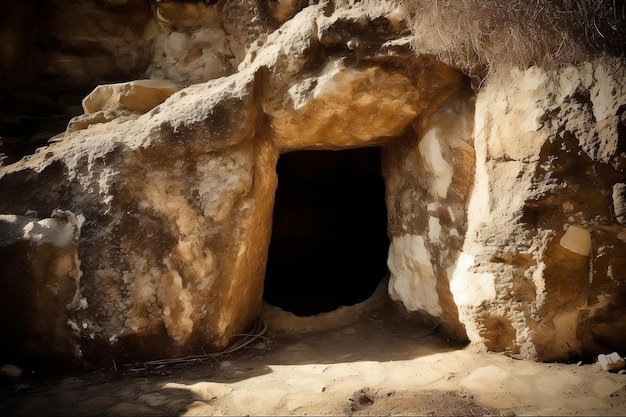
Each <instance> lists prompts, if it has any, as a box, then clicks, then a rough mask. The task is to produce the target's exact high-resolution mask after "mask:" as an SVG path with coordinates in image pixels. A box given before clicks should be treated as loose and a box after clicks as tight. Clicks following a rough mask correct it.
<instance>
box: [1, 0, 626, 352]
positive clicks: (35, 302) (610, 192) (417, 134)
mask: <svg viewBox="0 0 626 417" xmlns="http://www.w3.org/2000/svg"><path fill="white" fill-rule="evenodd" d="M109 3H111V2H109ZM122 3H124V4H126V3H128V6H127V7H130V4H135V6H133V7H135V8H134V9H133V10H139V8H140V7H139V6H138V3H139V2H122ZM305 6H306V7H305ZM111 7H112V6H111ZM406 16H407V14H406V10H405V9H403V8H402V7H401V4H400V3H397V2H394V1H386V2H367V1H362V2H352V1H336V2H330V3H327V2H321V3H319V4H311V5H308V2H299V1H291V2H279V3H276V4H274V3H273V2H264V1H261V0H259V1H250V2H241V1H232V2H229V1H225V2H218V3H217V4H212V3H211V2H208V3H207V2H174V1H160V2H156V3H155V5H154V7H153V9H152V10H151V11H150V12H149V15H148V16H147V17H146V19H145V28H144V32H142V33H144V35H142V37H141V38H140V39H141V41H140V42H147V40H149V42H151V43H150V44H151V46H152V52H153V55H152V58H151V62H145V71H146V72H145V75H146V76H148V77H152V78H153V79H152V80H141V81H131V82H129V83H122V84H115V85H105V86H100V87H98V88H97V89H96V90H94V92H93V93H92V94H91V95H90V96H88V97H87V98H86V99H85V100H84V102H83V107H84V111H85V114H84V115H82V116H78V117H75V118H74V119H73V120H72V121H71V122H70V123H69V126H68V128H67V130H66V132H65V133H62V134H60V135H57V136H56V137H55V138H54V140H53V141H51V143H50V144H48V145H47V146H45V147H42V148H39V149H38V150H37V151H36V152H35V153H34V154H33V155H29V156H26V157H24V158H23V159H21V160H20V161H17V162H15V163H10V164H5V165H4V166H2V167H0V195H2V196H3V198H2V199H0V213H3V215H2V217H0V231H1V232H2V236H0V243H1V245H0V263H2V266H3V271H6V272H5V273H4V275H3V276H2V285H3V287H4V288H8V289H9V290H8V291H6V292H5V293H4V294H3V295H2V296H1V298H2V303H0V304H2V306H3V307H2V308H3V310H2V316H1V318H0V319H1V320H2V322H3V323H5V322H6V323H7V324H10V326H8V327H7V328H8V329H9V333H10V334H11V335H12V336H13V337H11V338H9V339H10V340H13V341H14V342H12V343H9V344H5V346H3V349H4V351H3V353H4V354H5V355H14V356H15V355H38V356H44V355H61V356H62V357H75V358H78V359H80V360H82V361H84V362H94V361H103V362H106V363H110V358H111V357H113V358H115V360H116V361H118V362H121V361H128V360H136V359H148V358H160V357H174V356H181V355H187V354H193V353H199V352H203V351H204V352H208V351H211V350H219V349H222V348H224V347H226V346H227V345H228V344H229V343H230V342H231V341H232V340H233V338H235V337H236V335H237V334H240V333H244V332H245V331H246V330H247V329H249V328H250V327H251V326H252V324H253V323H254V322H255V320H257V318H258V317H259V315H260V312H261V306H262V297H263V283H264V276H265V268H266V262H267V255H268V247H269V244H270V239H271V234H272V215H273V213H272V210H273V204H274V192H275V190H276V187H277V181H278V180H279V179H278V178H277V174H276V164H277V161H278V159H279V158H280V155H281V154H284V153H286V152H291V151H300V150H311V151H314V150H317V149H324V150H341V149H349V148H358V147H380V149H381V152H380V153H381V159H382V167H381V172H382V175H383V177H384V180H385V188H386V197H385V200H386V201H385V202H386V206H387V213H388V228H387V230H388V236H389V241H390V245H389V254H388V260H387V266H388V269H389V287H388V292H389V296H390V297H391V299H392V300H394V301H396V302H398V303H399V304H401V305H402V306H404V308H406V310H408V311H411V312H415V313H416V314H419V315H421V316H422V317H425V318H426V319H427V320H430V321H435V322H437V323H440V324H441V329H443V331H444V332H445V333H446V334H447V335H448V336H449V337H451V338H454V339H456V340H470V341H471V342H473V343H477V344H482V345H484V346H486V348H488V349H490V350H493V351H505V352H509V353H510V354H512V355H516V356H518V357H522V358H529V359H539V360H566V359H569V358H572V357H578V356H582V355H585V354H590V353H593V352H596V351H599V350H601V349H605V348H614V349H618V348H619V347H623V346H626V338H625V336H624V335H626V328H625V326H626V320H624V319H623V318H622V317H624V314H625V313H626V310H625V309H626V306H625V305H624V300H626V282H625V281H626V257H625V256H624V253H626V228H625V227H624V217H625V213H626V209H625V208H624V207H626V205H625V203H624V201H625V192H624V189H625V186H624V184H625V183H626V179H625V178H626V176H625V175H624V168H625V167H624V164H625V163H626V153H624V138H623V135H624V131H625V128H624V123H625V121H624V118H625V116H624V106H625V105H626V89H625V88H624V86H623V83H622V80H623V79H624V78H625V76H626V74H625V71H626V65H625V64H624V62H623V60H619V59H613V58H602V59H596V60H591V61H588V62H584V63H582V64H580V65H577V66H574V65H569V66H565V67H563V68H562V69H560V70H559V71H552V72H548V71H544V70H541V69H538V68H536V67H533V68H530V69H526V70H522V69H516V68H513V69H512V70H511V71H510V72H507V73H502V72H501V73H499V74H498V77H495V76H494V77H493V78H490V79H488V80H487V81H486V82H485V83H484V84H482V85H481V86H480V87H479V88H474V89H472V88H471V85H470V84H471V80H470V78H468V77H466V76H465V75H463V73H462V72H461V71H460V70H459V69H456V68H453V67H450V66H448V65H446V64H444V63H443V62H441V61H439V60H438V59H436V57H434V56H432V55H425V54H420V53H419V51H414V50H412V49H411V48H410V36H409V35H408V34H409V32H410V31H409V28H408V25H407V21H406ZM142 22H144V20H142ZM150 31H151V32H150ZM129 36H130V35H129ZM133 39H134V38H133ZM128 41H129V42H131V44H133V42H135V41H133V40H132V39H130V38H129V40H128ZM136 42H139V41H136ZM136 44H137V43H134V45H136ZM163 79H164V80H163ZM9 162H11V161H9ZM308 226H309V227H310V225H308ZM364 227H366V226H364ZM338 233H341V230H339V231H338ZM16 313H17V314H20V317H22V320H20V322H19V323H18V322H16V321H15V320H14V317H15V314H16ZM40 340H45V341H46V342H47V343H46V344H45V345H42V344H37V343H36V341H40ZM42 346H43V349H42Z"/></svg>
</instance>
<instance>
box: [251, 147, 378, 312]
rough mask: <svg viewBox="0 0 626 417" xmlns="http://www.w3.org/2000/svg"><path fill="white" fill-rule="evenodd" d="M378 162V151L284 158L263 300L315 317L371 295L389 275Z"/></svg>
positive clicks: (301, 154) (313, 153) (314, 153)
mask: <svg viewBox="0 0 626 417" xmlns="http://www.w3.org/2000/svg"><path fill="white" fill-rule="evenodd" d="M380 163H381V155H380V148H358V149H347V150H341V151H317V150H316V151H295V152H290V153H285V154H283V155H281V156H280V158H279V160H278V164H277V167H276V171H277V174H278V188H277V190H276V197H275V202H274V214H273V222H272V238H271V241H270V247H269V254H268V259H267V270H266V274H265V288H264V292H263V298H264V299H265V301H266V302H268V303H269V304H271V305H274V306H276V307H280V308H281V309H283V310H286V311H290V312H292V313H294V314H295V315H297V316H312V315H316V314H319V313H322V312H329V311H333V310H335V309H337V308H338V307H340V306H350V305H354V304H357V303H359V302H362V301H364V300H366V299H368V298H369V297H370V296H371V295H372V294H373V292H374V290H375V289H376V287H377V286H378V284H379V283H380V282H381V281H382V279H383V278H384V277H385V276H386V275H387V273H388V270H387V252H388V249H389V238H388V236H387V209H386V206H385V183H384V180H383V177H382V174H381V167H380Z"/></svg>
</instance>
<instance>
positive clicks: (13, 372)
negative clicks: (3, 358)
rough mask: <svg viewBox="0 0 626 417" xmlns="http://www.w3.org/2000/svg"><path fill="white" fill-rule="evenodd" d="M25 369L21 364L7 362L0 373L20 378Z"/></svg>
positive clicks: (0, 368)
mask: <svg viewBox="0 0 626 417" xmlns="http://www.w3.org/2000/svg"><path fill="white" fill-rule="evenodd" d="M23 373H24V371H23V370H22V368H20V367H19V366H15V365H11V364H10V363H5V364H4V365H2V367H0V375H2V376H8V377H9V378H19V377H20V376H22V374H23Z"/></svg>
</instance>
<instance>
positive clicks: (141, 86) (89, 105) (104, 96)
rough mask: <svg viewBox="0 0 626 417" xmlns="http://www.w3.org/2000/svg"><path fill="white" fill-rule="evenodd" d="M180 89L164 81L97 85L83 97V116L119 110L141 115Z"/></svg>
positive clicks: (179, 86) (176, 85) (178, 86)
mask: <svg viewBox="0 0 626 417" xmlns="http://www.w3.org/2000/svg"><path fill="white" fill-rule="evenodd" d="M181 88H182V86H181V85H178V84H175V83H172V82H169V81H164V80H137V81H131V82H128V83H119V84H107V85H99V86H98V87H96V89H95V90H93V91H92V92H91V94H89V95H88V96H87V97H85V99H84V100H83V109H84V110H85V114H90V113H96V112H107V111H109V112H111V111H119V110H128V111H131V112H136V113H140V114H143V113H146V112H148V111H150V110H152V109H153V108H155V107H156V106H158V105H159V104H161V103H163V102H164V101H165V100H166V99H167V98H168V97H169V96H171V95H172V94H174V93H175V92H177V91H179V90H180V89H181Z"/></svg>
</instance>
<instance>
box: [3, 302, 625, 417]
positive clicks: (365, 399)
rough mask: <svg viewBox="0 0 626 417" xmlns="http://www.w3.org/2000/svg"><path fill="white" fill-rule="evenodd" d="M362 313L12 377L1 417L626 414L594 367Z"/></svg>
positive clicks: (620, 397)
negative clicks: (166, 359)
mask: <svg viewBox="0 0 626 417" xmlns="http://www.w3.org/2000/svg"><path fill="white" fill-rule="evenodd" d="M364 312H365V313H367V314H363V313H364ZM358 313H359V314H358V315H360V316H361V317H360V318H358V319H357V318H356V317H354V319H355V320H356V321H352V322H351V323H346V321H347V322H350V320H349V314H347V315H346V314H345V312H344V315H343V316H341V314H342V313H341V312H339V313H328V314H326V315H322V317H320V318H308V319H306V321H308V323H309V324H311V325H312V326H313V327H315V326H316V323H317V327H319V328H320V329H321V330H320V329H318V330H317V331H312V332H309V333H306V334H300V335H285V334H280V333H279V332H277V331H276V330H273V331H272V330H269V331H267V332H266V333H264V335H263V336H262V337H259V338H257V339H255V340H254V343H250V344H249V345H247V346H245V348H242V349H239V350H237V351H235V352H233V353H230V354H228V355H222V356H217V357H212V358H210V359H206V360H204V361H202V362H196V363H184V364H158V365H154V364H152V365H149V366H148V365H143V366H140V365H137V364H135V365H133V366H119V367H118V371H115V370H107V371H100V372H95V373H72V374H71V375H70V374H66V375H56V376H54V377H47V378H36V377H35V376H33V375H30V376H29V375H27V374H25V375H24V376H23V377H22V379H21V381H15V380H9V379H7V378H5V379H4V381H3V386H4V389H3V390H2V394H1V395H2V397H0V400H1V402H0V414H1V415H3V416H52V415H55V416H62V415H68V416H69V415H72V416H97V415H107V416H128V415H143V416H150V415H181V416H192V415H194V416H195V415H304V414H314V415H458V416H476V415H508V416H513V415H577V414H578V415H626V375H620V374H616V373H608V372H605V371H602V370H601V369H600V367H599V365H598V364H597V363H590V364H582V365H581V366H578V365H576V364H544V363H535V362H529V361H519V360H515V359H512V358H509V357H507V356H505V355H503V354H496V353H487V352H484V351H481V350H480V349H479V348H478V347H476V346H471V345H470V346H465V347H459V346H454V345H453V344H451V343H449V342H448V341H446V340H445V339H444V338H442V337H441V336H439V335H437V334H436V333H435V334H429V333H431V332H430V330H431V329H428V328H424V327H420V326H417V325H416V324H415V323H414V322H411V321H407V320H404V319H402V317H399V316H398V315H397V313H396V312H395V310H393V309H389V308H384V309H377V310H375V311H367V310H363V309H361V310H359V312H358ZM277 314H278V313H276V311H274V312H271V311H270V313H269V316H270V317H272V316H274V322H275V323H276V322H280V320H277V319H276V317H275V316H276V315H277ZM338 314H339V316H338ZM266 317H268V314H266ZM282 320H283V324H284V323H286V322H289V320H288V319H285V315H284V314H283V317H282ZM293 320H294V321H297V320H303V319H295V318H293ZM333 322H334V323H335V327H334V328H330V329H329V328H328V327H332V326H331V325H330V323H333ZM319 323H325V324H323V325H321V324H319ZM342 323H343V324H342ZM337 326H339V327H337ZM278 327H280V326H278ZM309 327H311V326H309Z"/></svg>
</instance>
